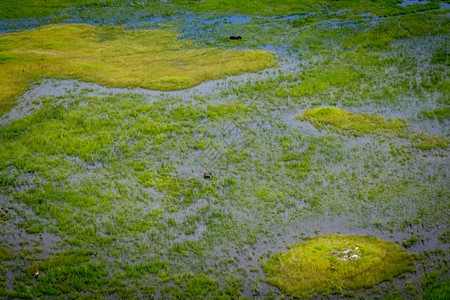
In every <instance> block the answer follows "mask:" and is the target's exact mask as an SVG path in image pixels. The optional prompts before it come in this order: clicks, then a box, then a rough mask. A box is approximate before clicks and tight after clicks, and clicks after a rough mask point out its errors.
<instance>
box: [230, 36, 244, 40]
mask: <svg viewBox="0 0 450 300" xmlns="http://www.w3.org/2000/svg"><path fill="white" fill-rule="evenodd" d="M230 40H242V36H240V35H231V36H230Z"/></svg>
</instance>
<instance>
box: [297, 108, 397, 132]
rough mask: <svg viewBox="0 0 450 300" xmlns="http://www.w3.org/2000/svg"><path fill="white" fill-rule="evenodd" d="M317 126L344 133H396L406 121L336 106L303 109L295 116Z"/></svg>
mask: <svg viewBox="0 0 450 300" xmlns="http://www.w3.org/2000/svg"><path fill="white" fill-rule="evenodd" d="M296 118H297V119H299V120H305V121H308V122H310V123H312V124H313V125H315V126H316V127H318V128H322V127H324V126H325V127H326V128H329V129H330V130H333V131H337V132H340V133H344V134H349V135H354V136H361V135H363V134H398V133H399V132H401V131H402V130H403V129H404V128H405V126H406V123H405V122H404V121H403V120H400V119H384V118H382V117H380V116H377V115H373V114H372V115H369V114H358V113H351V112H348V111H345V110H343V109H340V108H336V107H318V108H312V109H306V110H304V111H303V112H302V113H301V114H300V115H298V116H297V117H296Z"/></svg>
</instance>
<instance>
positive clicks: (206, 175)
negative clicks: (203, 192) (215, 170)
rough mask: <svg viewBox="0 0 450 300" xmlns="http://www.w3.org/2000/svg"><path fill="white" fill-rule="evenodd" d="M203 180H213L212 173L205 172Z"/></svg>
mask: <svg viewBox="0 0 450 300" xmlns="http://www.w3.org/2000/svg"><path fill="white" fill-rule="evenodd" d="M203 178H207V179H211V178H212V173H211V172H210V171H203Z"/></svg>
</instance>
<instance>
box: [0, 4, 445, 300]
mask: <svg viewBox="0 0 450 300" xmlns="http://www.w3.org/2000/svg"><path fill="white" fill-rule="evenodd" d="M16 2H17V3H14V4H13V3H9V4H8V1H7V2H6V4H1V5H3V8H4V9H2V10H1V11H2V12H3V13H2V14H0V16H1V17H2V20H1V21H0V31H2V32H10V31H12V30H17V29H31V28H34V27H36V26H40V25H46V24H50V23H60V22H64V23H81V22H82V23H90V24H93V25H124V26H125V28H127V29H129V30H134V29H157V28H163V29H164V30H172V31H175V32H177V33H179V34H180V35H179V37H178V39H179V40H189V41H192V42H193V43H192V44H189V45H191V46H192V47H195V49H201V48H202V47H209V48H210V47H219V49H221V50H224V49H238V50H242V49H252V50H256V49H265V50H270V51H273V52H275V53H276V55H277V64H278V65H277V66H276V67H272V68H270V69H265V70H262V71H259V72H256V73H245V74H241V75H237V76H231V77H226V78H222V79H216V80H208V81H204V82H202V83H200V84H198V85H197V86H194V87H192V88H188V89H184V90H177V91H155V90H148V89H144V88H142V87H138V88H130V89H127V88H123V87H122V88H119V87H116V88H114V87H111V88H110V87H104V86H102V85H100V84H98V83H95V80H93V81H94V82H89V83H87V82H83V81H79V80H75V79H73V78H72V79H71V78H70V76H68V77H69V78H67V76H66V77H64V80H62V79H55V76H54V75H53V74H51V75H48V76H46V77H45V78H39V79H38V80H35V81H33V83H32V84H31V86H30V88H29V89H28V90H27V91H26V92H25V93H24V94H22V95H21V96H20V97H18V99H17V101H16V102H14V103H17V104H16V105H15V106H14V107H13V108H12V109H11V110H9V111H8V112H6V113H4V114H3V115H2V116H1V117H0V133H1V134H0V186H1V194H0V203H1V210H0V226H1V227H0V228H1V230H0V242H1V244H0V261H1V262H2V263H1V266H0V295H1V296H2V297H6V298H35V297H43V298H49V297H57V296H60V295H63V296H64V297H68V298H83V297H86V298H89V297H92V298H96V297H98V298H138V297H139V298H145V297H147V298H152V297H157V298H173V299H175V298H181V299H189V298H191V299H196V298H206V297H212V298H224V299H227V298H232V299H236V298H239V297H247V298H250V299H251V298H266V299H273V298H277V297H280V296H281V297H289V296H287V295H284V294H283V292H282V291H280V290H279V289H277V288H276V287H274V286H272V285H269V284H268V283H266V275H265V274H264V272H263V270H262V267H261V265H262V264H263V262H265V261H267V260H268V259H269V258H270V257H271V256H272V255H274V254H275V253H277V252H279V251H284V250H286V249H287V247H288V246H289V245H291V244H293V243H298V242H301V241H302V240H303V239H304V238H305V237H306V236H315V235H323V234H329V233H337V232H339V233H342V234H357V235H372V236H376V237H378V238H380V239H383V240H386V241H392V242H394V243H397V244H398V245H400V246H401V247H402V248H403V249H404V250H406V251H407V252H409V253H414V254H416V255H415V260H416V261H415V271H414V272H408V273H406V274H405V275H403V276H401V278H396V279H394V280H390V281H386V282H384V283H382V284H380V285H377V286H375V287H373V288H368V289H362V290H357V291H346V290H342V291H339V292H338V293H337V294H333V295H319V296H318V298H329V297H331V298H344V297H351V298H353V297H354V298H358V297H361V298H377V299H385V298H388V299H402V298H406V299H410V298H425V299H437V298H438V296H440V297H443V298H442V299H445V298H447V296H448V295H447V293H448V287H449V280H448V265H447V264H448V258H449V257H448V254H449V253H448V242H449V228H448V219H449V212H450V211H449V210H450V208H449V195H450V194H449V193H450V182H449V175H450V162H449V149H448V141H449V138H450V136H449V132H450V131H449V127H450V123H449V100H448V99H449V83H448V64H449V62H448V59H449V58H448V57H449V56H448V42H449V41H448V36H449V35H448V30H449V27H448V14H449V10H448V2H445V1H444V2H441V1H403V2H402V1H378V2H376V4H374V3H372V2H371V3H370V4H368V3H362V4H361V5H359V4H356V1H302V3H301V4H298V3H296V1H292V2H290V1H287V2H286V4H285V5H279V4H277V3H275V2H271V1H261V3H260V5H259V6H258V8H257V9H256V8H255V7H253V6H252V4H251V3H253V2H249V3H247V2H244V4H242V5H241V6H239V5H237V4H236V5H230V6H229V7H227V8H226V9H225V7H224V6H223V4H222V2H220V1H204V2H199V3H196V4H192V3H191V5H188V4H185V2H182V1H168V3H166V2H163V1H155V2H151V1H142V2H132V1H129V2H123V3H122V4H121V5H116V4H115V3H114V1H107V2H106V4H104V5H105V7H103V6H98V5H94V4H95V1H85V2H83V1H81V2H79V3H78V4H72V5H68V4H67V3H69V2H67V3H66V4H64V5H63V4H61V3H59V2H58V1H54V2H55V3H53V5H49V7H46V6H44V5H43V4H42V3H39V1H35V2H36V3H37V4H36V5H35V6H28V8H27V9H24V10H23V12H22V15H21V14H20V13H19V12H17V9H16V8H15V6H17V5H19V4H20V1H16ZM358 2H359V1H358ZM233 3H234V2H232V4H233ZM372 4H373V5H372ZM59 5H60V6H59ZM0 8H2V7H1V6H0ZM40 8H41V9H40ZM44 8H45V9H44ZM100 11H101V12H102V13H101V14H100ZM105 12H106V13H105ZM131 12H133V13H131ZM24 33H25V34H26V32H22V33H21V34H24ZM232 34H239V35H242V36H243V39H242V40H240V41H229V40H228V36H229V35H232ZM184 50H186V49H184ZM187 50H189V49H187ZM0 51H10V49H4V48H1V45H0ZM0 54H2V52H0ZM0 57H1V56H0ZM3 63H5V62H3V61H1V60H0V64H3ZM9 63H10V62H9ZM17 64H18V66H20V60H18V61H17ZM75 78H78V77H75ZM134 79H135V78H134ZM133 86H136V85H133ZM138 86H139V85H138ZM321 107H327V108H324V109H319V110H314V109H315V108H321ZM328 107H332V108H334V107H337V108H339V109H338V110H336V109H329V108H328ZM325 112H327V113H328V114H330V112H332V113H333V114H335V115H338V117H336V118H334V119H333V121H330V120H331V115H329V117H325V118H324V117H323V116H322V115H321V114H324V113H325ZM333 116H334V115H333ZM204 170H208V171H211V172H212V173H213V178H212V179H211V180H208V179H204V178H203V173H202V172H203V171H204ZM36 269H39V270H40V272H41V274H40V275H39V276H38V277H37V278H35V279H34V278H33V276H32V274H33V272H34V271H35V270H36ZM355 280H357V279H355ZM354 285H355V286H358V284H354Z"/></svg>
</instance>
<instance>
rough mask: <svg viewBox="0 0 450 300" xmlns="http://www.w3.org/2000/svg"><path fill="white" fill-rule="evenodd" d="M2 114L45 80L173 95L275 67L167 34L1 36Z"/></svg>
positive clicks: (265, 55)
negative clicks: (73, 80) (72, 80)
mask: <svg viewBox="0 0 450 300" xmlns="http://www.w3.org/2000/svg"><path fill="white" fill-rule="evenodd" d="M0 58H1V60H0V65H1V68H0V77H1V78H2V81H1V82H0V113H2V112H5V111H6V110H8V109H9V108H10V107H11V105H12V103H13V101H12V99H14V98H15V97H17V96H18V95H20V94H22V93H23V92H24V91H25V90H26V89H28V87H29V85H30V83H31V82H32V81H34V80H39V79H40V78H42V77H53V78H77V79H81V80H84V81H94V82H97V83H99V84H102V85H106V86H114V87H127V88H131V87H143V88H148V89H157V90H174V89H183V88H188V87H192V86H194V85H196V84H198V83H200V82H202V81H205V80H211V79H217V78H221V77H224V76H228V75H236V74H239V73H243V72H255V71H258V70H261V69H264V68H267V67H271V66H274V65H275V57H274V55H273V53H270V52H268V51H260V50H239V51H237V50H227V51H225V50H221V49H214V48H209V49H202V48H196V47H193V46H192V42H189V41H177V36H176V34H175V33H173V32H170V31H164V30H152V31H126V30H124V29H122V28H117V27H93V26H88V25H53V26H47V27H42V28H38V29H34V30H30V31H24V32H19V33H12V34H4V35H0Z"/></svg>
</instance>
